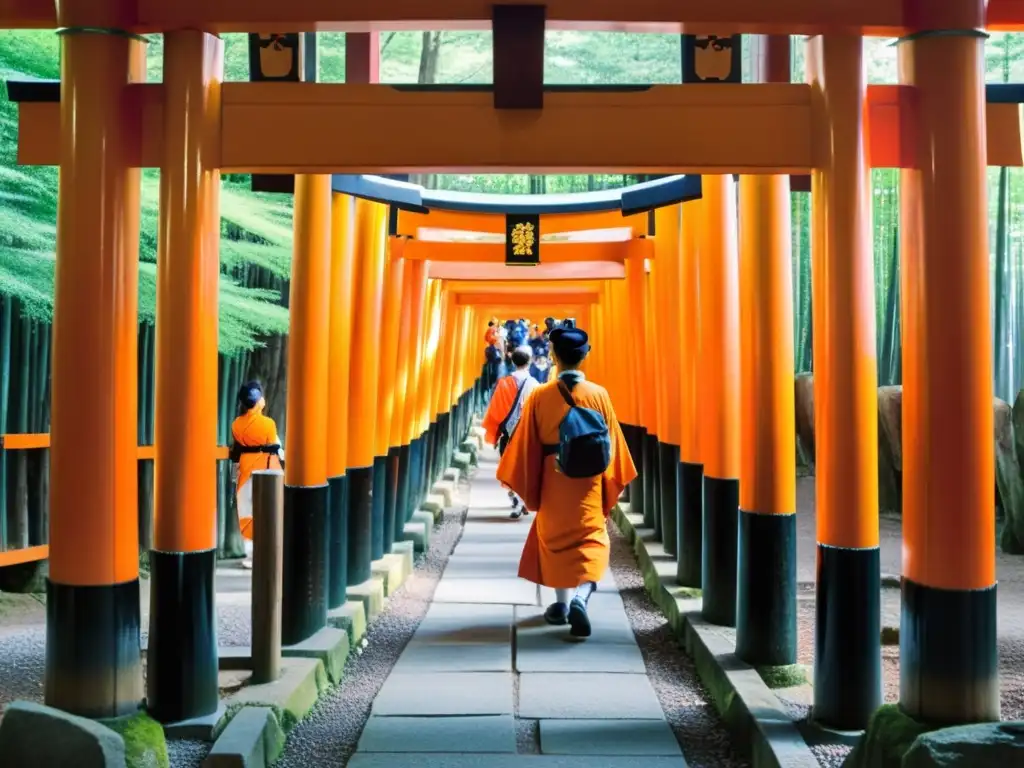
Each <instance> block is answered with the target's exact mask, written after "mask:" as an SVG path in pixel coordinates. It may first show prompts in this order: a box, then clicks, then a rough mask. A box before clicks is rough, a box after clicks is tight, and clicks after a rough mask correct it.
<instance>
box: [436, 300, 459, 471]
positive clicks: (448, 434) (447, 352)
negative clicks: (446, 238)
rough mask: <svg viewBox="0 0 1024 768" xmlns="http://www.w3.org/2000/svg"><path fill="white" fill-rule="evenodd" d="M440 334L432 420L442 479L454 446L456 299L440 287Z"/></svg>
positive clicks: (437, 463)
mask: <svg viewBox="0 0 1024 768" xmlns="http://www.w3.org/2000/svg"><path fill="white" fill-rule="evenodd" d="M439 301H440V306H441V315H440V316H441V333H440V339H439V341H438V371H437V386H436V387H435V388H434V392H433V397H434V419H435V422H436V423H437V448H436V450H435V452H434V476H435V478H437V479H439V480H440V479H443V478H442V474H443V473H444V471H445V470H446V469H447V468H448V462H449V460H450V459H451V458H452V453H453V450H454V446H453V444H452V441H453V434H452V429H453V426H452V417H453V414H452V411H453V410H455V411H456V415H457V411H458V409H457V408H455V407H454V405H453V403H452V401H451V398H450V393H451V379H452V358H453V356H454V349H455V339H454V337H453V335H452V325H453V324H454V314H455V299H454V297H453V296H452V294H451V292H450V291H446V290H444V288H443V286H442V287H441V295H440V300H439Z"/></svg>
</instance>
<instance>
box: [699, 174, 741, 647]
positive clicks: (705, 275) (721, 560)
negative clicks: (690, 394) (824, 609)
mask: <svg viewBox="0 0 1024 768" xmlns="http://www.w3.org/2000/svg"><path fill="white" fill-rule="evenodd" d="M702 183H703V202H702V203H701V207H702V209H703V221H702V225H701V239H700V256H699V258H700V265H699V280H700V286H699V289H700V332H701V339H700V349H701V378H700V401H699V403H698V407H699V409H700V414H701V432H700V442H701V458H702V459H703V463H704V541H703V545H704V552H703V577H702V580H701V581H702V589H703V592H704V595H703V597H704V604H703V610H702V613H703V616H704V618H705V619H707V620H708V621H711V622H713V623H715V624H721V625H724V626H729V627H731V626H734V625H735V623H736V537H737V526H738V524H739V484H740V483H739V475H740V473H739V470H740V451H739V449H740V446H739V441H740V391H739V384H740V382H739V378H740V349H739V342H740V328H739V322H740V307H739V300H740V296H739V257H738V254H737V252H736V237H737V231H736V185H735V183H734V182H733V179H732V176H704V177H702Z"/></svg>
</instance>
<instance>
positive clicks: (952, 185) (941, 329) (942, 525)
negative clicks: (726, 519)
mask: <svg viewBox="0 0 1024 768" xmlns="http://www.w3.org/2000/svg"><path fill="white" fill-rule="evenodd" d="M958 6H959V8H960V9H961V10H962V11H964V12H966V13H968V14H970V13H971V12H972V11H978V12H979V14H976V15H975V16H974V17H972V18H971V19H970V21H971V22H972V23H971V24H964V25H963V26H960V25H959V24H958V25H957V29H956V30H953V31H950V30H947V29H942V28H931V29H927V30H925V31H922V32H919V33H918V34H917V35H914V36H911V37H910V38H909V39H907V40H904V41H902V42H901V43H900V50H899V53H900V81H901V82H902V83H905V84H907V85H910V86H912V87H913V96H914V102H913V103H914V106H915V114H914V118H915V119H914V120H912V121H911V122H910V125H909V127H908V130H909V131H910V134H911V140H912V141H913V142H914V144H915V145H916V146H917V147H919V148H922V151H921V152H920V154H919V155H918V156H917V157H916V158H915V164H914V167H913V168H910V169H907V170H904V171H902V172H901V185H900V203H901V207H902V211H901V227H900V235H901V243H900V245H901V248H900V254H901V257H902V260H903V267H902V271H903V274H902V286H901V287H902V291H901V294H902V297H903V307H902V318H903V602H902V606H903V608H902V617H901V622H900V627H901V632H900V706H901V707H902V708H903V709H904V710H905V711H906V712H907V713H908V714H910V715H911V716H913V717H917V718H920V719H922V720H926V721H929V722H941V723H969V722H981V721H991V720H998V719H999V665H998V653H997V643H996V569H995V541H996V533H995V510H994V509H993V506H994V499H993V494H992V478H993V477H994V475H995V457H994V446H993V440H992V435H993V430H994V427H993V410H992V398H993V385H992V346H991V335H990V334H991V330H990V325H989V310H990V306H989V302H990V298H989V262H988V253H989V251H988V242H987V234H988V208H987V202H986V191H987V190H986V183H985V85H984V75H985V70H984V37H985V36H984V35H983V34H981V33H980V32H976V31H974V29H975V28H980V27H981V26H982V24H983V21H982V20H981V19H980V10H981V6H980V4H977V3H971V4H968V3H959V4H958ZM975 20H977V24H976V25H975V24H974V21H975ZM942 26H948V25H942ZM923 148H928V151H927V153H925V152H924V151H923Z"/></svg>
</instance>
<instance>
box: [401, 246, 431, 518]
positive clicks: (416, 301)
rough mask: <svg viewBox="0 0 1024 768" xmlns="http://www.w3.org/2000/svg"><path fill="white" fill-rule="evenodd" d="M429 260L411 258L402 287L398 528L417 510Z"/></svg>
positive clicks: (406, 267)
mask: <svg viewBox="0 0 1024 768" xmlns="http://www.w3.org/2000/svg"><path fill="white" fill-rule="evenodd" d="M427 270H428V262H426V261H423V260H421V259H411V260H409V262H408V263H407V264H406V265H405V276H404V278H405V283H406V284H405V285H404V286H403V289H402V296H403V300H402V321H401V328H400V330H399V336H398V349H399V354H400V355H401V359H400V360H399V364H398V376H397V379H396V386H397V387H398V388H399V390H400V392H401V394H400V398H399V402H398V404H397V405H396V406H395V412H394V418H395V421H396V423H397V424H398V427H399V429H400V431H401V440H400V443H399V450H398V462H399V467H400V469H399V473H398V488H397V491H396V496H395V529H396V530H397V531H401V529H402V528H403V527H404V526H405V524H406V523H407V522H409V518H410V517H411V516H412V513H413V512H414V511H415V508H414V504H415V502H414V500H413V482H412V478H413V474H414V472H415V469H414V466H415V461H414V460H415V459H416V456H415V455H414V449H413V446H414V440H413V438H414V437H415V436H414V435H413V411H414V410H415V408H414V403H415V401H416V397H415V392H416V378H417V376H418V375H419V373H418V372H419V364H418V360H417V354H418V352H417V350H418V348H419V338H420V330H421V328H422V326H423V302H424V299H425V297H426V295H427Z"/></svg>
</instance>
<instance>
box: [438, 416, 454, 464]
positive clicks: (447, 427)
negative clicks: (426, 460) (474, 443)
mask: <svg viewBox="0 0 1024 768" xmlns="http://www.w3.org/2000/svg"><path fill="white" fill-rule="evenodd" d="M451 426H452V424H451V414H450V413H442V414H441V415H440V416H438V417H437V453H436V454H435V459H434V461H435V464H434V477H436V478H437V479H438V480H440V479H441V477H442V476H443V475H444V471H445V470H446V469H448V462H449V461H450V460H451V458H452V446H451Z"/></svg>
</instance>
